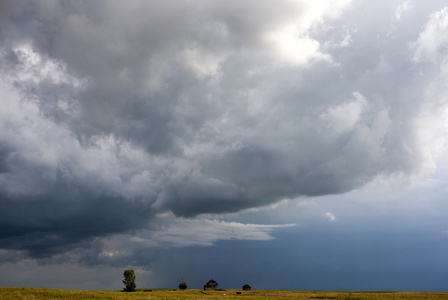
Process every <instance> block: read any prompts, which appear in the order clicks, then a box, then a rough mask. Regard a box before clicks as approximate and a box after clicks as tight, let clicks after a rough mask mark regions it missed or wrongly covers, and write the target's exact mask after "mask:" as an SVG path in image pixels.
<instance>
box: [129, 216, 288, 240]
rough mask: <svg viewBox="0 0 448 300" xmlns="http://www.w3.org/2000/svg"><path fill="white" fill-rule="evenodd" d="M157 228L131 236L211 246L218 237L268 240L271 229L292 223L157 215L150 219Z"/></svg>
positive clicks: (141, 238) (221, 238) (136, 238)
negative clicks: (256, 222)
mask: <svg viewBox="0 0 448 300" xmlns="http://www.w3.org/2000/svg"><path fill="white" fill-rule="evenodd" d="M153 222H154V223H153V224H154V225H155V224H157V225H156V227H157V229H155V230H144V231H141V232H140V233H138V234H137V235H135V236H134V237H132V238H131V239H130V241H132V242H137V243H141V244H143V245H145V246H148V247H165V246H170V247H188V246H211V245H213V244H214V243H215V242H217V241H220V240H253V241H269V240H272V239H274V237H273V236H271V235H270V233H271V232H272V231H273V230H274V229H279V228H284V227H291V226H295V224H283V225H260V224H243V223H238V222H225V221H221V220H217V219H204V218H200V217H198V218H194V219H184V218H177V217H175V216H174V215H173V214H169V213H168V214H166V213H165V214H162V215H159V216H158V218H157V219H156V220H154V221H153Z"/></svg>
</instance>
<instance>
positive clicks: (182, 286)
mask: <svg viewBox="0 0 448 300" xmlns="http://www.w3.org/2000/svg"><path fill="white" fill-rule="evenodd" d="M179 289H180V290H186V289H187V283H186V282H185V281H184V280H183V279H182V280H180V281H179Z"/></svg>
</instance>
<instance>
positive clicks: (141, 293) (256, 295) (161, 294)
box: [0, 287, 448, 300]
mask: <svg viewBox="0 0 448 300" xmlns="http://www.w3.org/2000/svg"><path fill="white" fill-rule="evenodd" d="M0 299H2V300H9V299H11V300H12V299H14V300H16V299H27V300H28V299H33V300H40V299H59V300H64V299H75V300H76V299H120V300H127V299H155V300H157V299H160V300H162V299H167V300H170V299H172V300H174V299H209V300H210V299H245V300H249V299H257V300H261V299H279V300H283V299H285V300H286V299H288V300H292V299H309V300H314V299H315V300H319V299H351V300H364V299H366V300H376V299H378V300H379V299H381V300H383V299H384V300H387V299H390V300H405V299H448V293H435V292H428V293H427V292H313V291H263V290H252V291H241V290H222V291H203V290H185V291H181V290H169V289H160V290H159V289H153V290H149V289H147V290H139V289H138V290H136V291H135V292H133V293H126V292H122V291H79V290H58V289H34V288H6V287H3V288H0Z"/></svg>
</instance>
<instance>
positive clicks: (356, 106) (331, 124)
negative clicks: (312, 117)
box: [320, 92, 368, 135]
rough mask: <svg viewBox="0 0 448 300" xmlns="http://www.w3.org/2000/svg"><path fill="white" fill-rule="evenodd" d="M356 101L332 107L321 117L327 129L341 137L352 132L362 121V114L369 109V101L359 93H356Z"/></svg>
mask: <svg viewBox="0 0 448 300" xmlns="http://www.w3.org/2000/svg"><path fill="white" fill-rule="evenodd" d="M353 96H354V98H355V99H353V100H351V101H349V102H345V103H342V104H338V105H336V106H331V107H329V108H327V110H326V111H325V112H324V113H322V114H321V115H320V118H321V119H322V121H323V122H324V123H325V125H326V129H327V130H328V131H329V132H331V133H332V134H335V135H339V134H341V133H343V132H346V131H350V130H352V129H353V127H354V126H355V125H356V124H357V123H358V121H359V120H360V119H361V114H362V113H363V111H364V110H365V109H366V108H367V106H368V102H367V99H366V98H365V97H364V96H363V95H362V94H361V93H359V92H354V93H353Z"/></svg>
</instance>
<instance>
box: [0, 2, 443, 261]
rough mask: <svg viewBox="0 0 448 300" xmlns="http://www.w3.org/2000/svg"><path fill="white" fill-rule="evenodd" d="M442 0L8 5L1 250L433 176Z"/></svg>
mask: <svg viewBox="0 0 448 300" xmlns="http://www.w3.org/2000/svg"><path fill="white" fill-rule="evenodd" d="M436 2H437V1H435V4H433V5H434V7H431V6H428V7H426V8H425V10H424V11H425V12H427V14H426V15H425V14H416V11H417V10H418V7H415V8H414V9H408V10H407V11H402V10H400V15H399V18H398V17H397V10H396V9H397V7H398V6H399V5H400V4H401V3H399V2H393V3H392V2H391V3H388V5H387V6H385V7H384V8H382V9H381V11H380V10H379V9H378V7H377V6H376V5H373V4H365V5H364V4H363V5H361V4H358V3H356V4H354V3H351V2H350V1H346V2H339V4H331V3H329V4H304V3H297V4H294V3H291V2H289V1H280V2H279V1H268V2H263V4H260V3H259V2H256V3H255V2H253V1H247V2H244V4H241V3H236V2H235V3H233V4H229V2H228V1H215V2H208V1H197V2H194V3H191V2H181V1H179V2H177V3H176V4H175V5H173V4H172V3H163V2H160V1H135V2H132V3H122V2H107V1H98V2H91V1H80V2H76V3H72V2H66V1H54V2H31V1H21V2H17V3H14V4H10V5H8V6H7V9H5V10H4V12H2V13H1V15H0V22H1V24H2V33H1V36H0V41H1V45H0V47H1V48H0V56H1V63H0V64H1V69H2V71H1V72H2V80H1V82H0V91H1V92H2V99H1V102H2V103H1V104H2V105H3V107H4V110H3V112H2V113H1V123H0V132H1V133H0V176H1V177H0V206H1V209H0V220H1V221H0V222H1V224H0V225H1V228H2V229H1V235H0V247H1V248H3V249H8V250H11V249H19V250H26V251H28V253H29V255H31V256H32V257H48V256H54V255H56V254H59V253H64V252H67V251H68V250H70V249H73V248H76V247H79V248H80V249H86V248H87V247H88V246H86V245H92V244H89V242H91V241H95V239H96V238H97V237H108V236H110V235H113V234H120V233H126V232H129V231H131V230H138V229H147V228H148V227H149V229H151V226H154V227H157V226H156V225H154V223H151V221H152V220H155V217H154V216H155V215H156V214H157V213H163V212H166V211H172V212H174V213H175V214H176V215H177V216H187V217H193V216H196V215H198V214H201V213H212V214H213V213H227V212H237V211H240V210H242V209H247V208H253V207H260V206H265V205H269V204H272V203H276V202H278V201H280V200H282V199H285V198H295V197H301V196H319V195H329V194H340V193H344V192H349V191H351V190H353V189H356V188H359V187H362V186H363V185H364V184H366V183H368V182H370V181H371V180H372V179H374V178H376V177H378V176H390V175H393V174H404V175H406V176H407V175H412V174H417V173H419V172H421V171H422V170H427V169H428V168H430V167H431V163H432V159H433V152H432V151H431V144H428V143H426V142H427V141H428V138H427V136H428V134H427V131H425V129H427V128H429V127H425V126H429V125H428V123H426V121H427V120H426V119H422V111H423V109H429V108H428V107H429V106H431V105H432V102H431V101H432V98H431V97H429V96H428V90H431V92H432V93H434V94H437V93H439V94H441V93H442V92H443V91H444V88H443V85H434V84H433V82H434V80H435V79H437V80H441V78H443V76H446V75H443V74H444V73H443V72H441V71H440V68H439V67H438V66H437V65H436V64H434V62H433V60H431V59H430V58H431V57H437V59H438V61H439V62H442V63H443V66H445V67H446V60H443V59H442V58H443V57H445V56H444V55H446V53H444V49H445V48H444V47H443V45H444V44H443V43H442V45H439V44H437V45H436V47H435V48H434V47H430V46H428V45H429V44H431V41H439V40H440V39H434V40H431V39H429V38H425V37H428V36H429V37H431V36H433V34H436V36H439V35H441V33H440V32H442V33H446V30H447V28H446V26H445V27H440V26H439V27H437V26H432V25H431V24H432V23H429V25H426V27H425V24H426V23H427V22H428V20H432V22H435V23H437V22H442V21H443V20H446V13H445V12H444V10H441V9H442V7H443V6H442V5H441V2H437V3H436ZM5 3H6V2H5ZM415 5H416V6H417V5H419V4H415ZM254 6H256V9H254ZM372 6H374V7H372ZM434 11H440V12H439V15H436V17H434V15H432V17H431V15H430V14H431V13H433V12H434ZM408 14H414V15H417V16H418V18H417V19H415V18H414V19H411V18H410V17H409V15H408ZM366 16H367V17H366ZM365 18H367V19H365ZM416 20H418V22H417V21H416ZM442 23H443V22H442ZM437 30H438V31H437ZM422 32H423V33H422ZM437 34H439V35H437ZM427 41H429V42H428V43H429V44H428V43H427ZM423 54H424V55H423ZM440 57H442V58H440ZM445 90H446V89H445ZM439 99H440V98H439ZM85 243H87V244H85ZM102 247H103V244H101V243H99V244H98V245H96V246H95V247H93V248H95V249H101V248H102ZM80 251H81V250H80ZM94 252H95V251H94ZM95 253H96V254H95ZM95 253H94V254H92V255H91V257H96V260H98V259H99V258H98V257H99V254H100V253H101V251H100V250H98V251H97V252H95ZM86 257H89V255H87V256H86ZM94 261H95V259H92V261H89V260H88V259H86V262H85V263H87V264H94V263H95V262H94Z"/></svg>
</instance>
